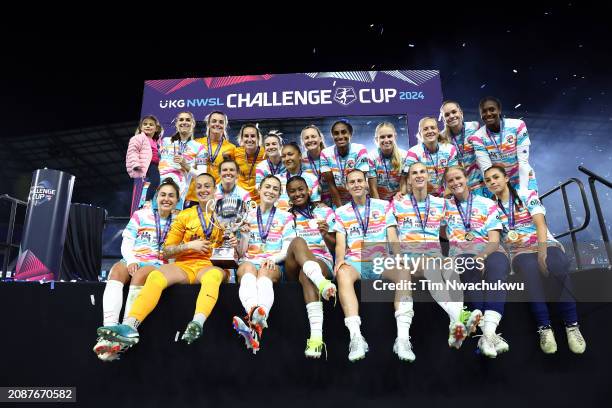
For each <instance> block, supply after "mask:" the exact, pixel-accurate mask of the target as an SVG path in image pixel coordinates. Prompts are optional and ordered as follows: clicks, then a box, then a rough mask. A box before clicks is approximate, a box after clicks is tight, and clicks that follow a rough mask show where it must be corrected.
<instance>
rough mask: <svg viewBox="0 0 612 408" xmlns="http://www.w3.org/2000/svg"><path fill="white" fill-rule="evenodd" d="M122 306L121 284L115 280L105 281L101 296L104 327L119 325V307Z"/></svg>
mask: <svg viewBox="0 0 612 408" xmlns="http://www.w3.org/2000/svg"><path fill="white" fill-rule="evenodd" d="M122 304H123V283H121V282H119V281H116V280H112V279H111V280H109V281H106V286H105V288H104V296H102V310H103V311H104V320H103V323H102V324H103V325H104V326H115V325H117V324H119V315H120V314H121V305H122Z"/></svg>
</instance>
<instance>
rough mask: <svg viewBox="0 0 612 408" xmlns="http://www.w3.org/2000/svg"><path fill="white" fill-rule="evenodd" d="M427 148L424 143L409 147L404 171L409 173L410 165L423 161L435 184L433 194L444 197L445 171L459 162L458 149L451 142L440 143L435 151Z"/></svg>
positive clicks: (431, 181) (433, 184)
mask: <svg viewBox="0 0 612 408" xmlns="http://www.w3.org/2000/svg"><path fill="white" fill-rule="evenodd" d="M426 149H427V148H426V147H425V144H423V143H419V144H417V145H415V146H412V147H411V148H410V149H408V153H407V154H406V159H405V160H404V169H403V173H404V174H406V175H407V174H408V170H409V168H410V165H412V164H413V163H417V162H420V163H423V164H424V165H425V166H426V167H427V173H428V174H429V182H430V183H431V185H432V186H433V191H431V194H432V195H434V196H436V197H442V196H444V171H445V170H446V168H447V167H450V166H456V165H457V164H458V161H457V149H456V148H455V146H453V145H452V144H451V143H438V149H437V150H436V151H435V152H429V151H428V150H427V151H426Z"/></svg>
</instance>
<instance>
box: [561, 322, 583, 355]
mask: <svg viewBox="0 0 612 408" xmlns="http://www.w3.org/2000/svg"><path fill="white" fill-rule="evenodd" d="M565 333H566V334H567V344H568V346H569V348H570V350H571V351H572V353H575V354H582V353H584V351H585V350H586V341H585V340H584V337H582V333H580V329H579V328H578V325H577V324H576V325H574V326H569V327H566V328H565Z"/></svg>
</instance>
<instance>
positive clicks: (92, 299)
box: [89, 295, 96, 306]
mask: <svg viewBox="0 0 612 408" xmlns="http://www.w3.org/2000/svg"><path fill="white" fill-rule="evenodd" d="M89 299H90V300H91V305H92V306H95V305H96V298H95V296H94V295H89Z"/></svg>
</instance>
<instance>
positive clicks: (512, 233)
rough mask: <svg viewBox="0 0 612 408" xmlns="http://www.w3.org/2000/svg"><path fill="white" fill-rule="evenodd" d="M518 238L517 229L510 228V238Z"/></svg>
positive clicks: (511, 239) (512, 239) (513, 239)
mask: <svg viewBox="0 0 612 408" xmlns="http://www.w3.org/2000/svg"><path fill="white" fill-rule="evenodd" d="M518 238H519V234H518V232H516V231H515V230H510V231H509V232H508V239H510V241H516V240H517V239H518Z"/></svg>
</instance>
